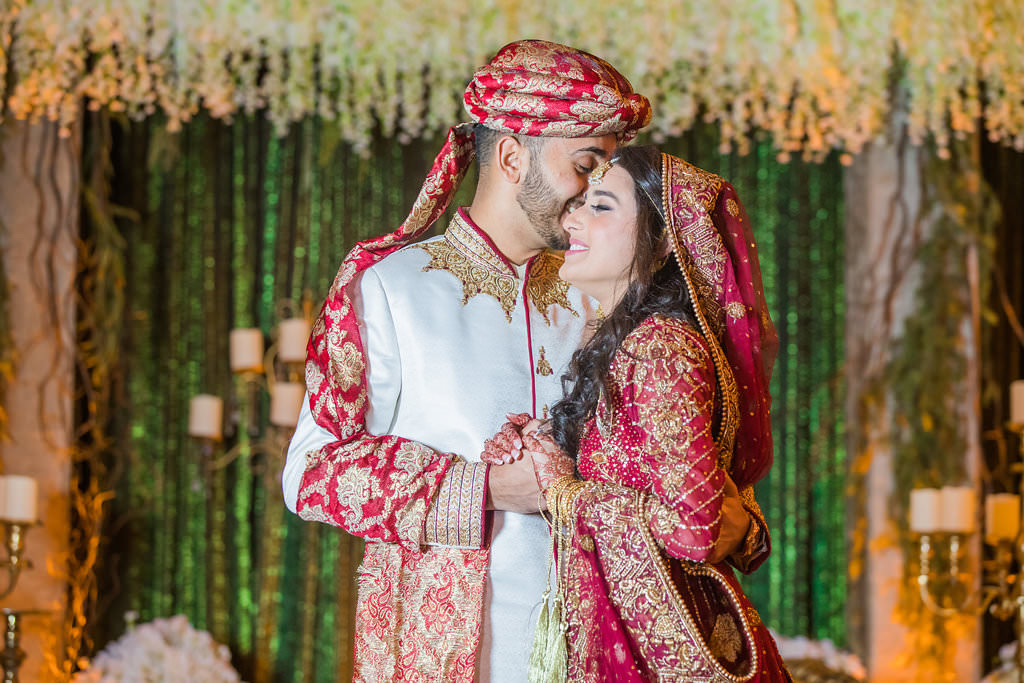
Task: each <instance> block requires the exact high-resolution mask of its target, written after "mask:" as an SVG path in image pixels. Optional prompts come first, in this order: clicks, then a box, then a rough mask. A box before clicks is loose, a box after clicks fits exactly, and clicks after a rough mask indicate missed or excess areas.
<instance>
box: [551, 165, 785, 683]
mask: <svg viewBox="0 0 1024 683" xmlns="http://www.w3.org/2000/svg"><path fill="white" fill-rule="evenodd" d="M662 170H663V192H664V210H665V216H666V223H667V231H668V233H669V234H670V236H671V237H672V240H673V253H674V254H675V256H676V259H677V263H678V265H679V267H680V268H681V269H682V270H683V272H684V274H685V276H686V281H687V285H688V288H689V292H688V294H689V296H690V299H691V300H692V301H693V303H694V306H693V311H692V312H693V320H692V321H691V322H684V321H681V320H677V319H674V318H669V317H666V316H660V315H656V316H652V317H651V318H648V319H647V320H646V321H644V322H643V323H641V324H640V325H639V326H638V327H637V328H636V329H635V330H634V331H633V332H632V333H630V335H629V336H628V337H627V338H626V340H625V341H624V342H623V344H622V345H621V347H620V348H619V349H618V351H617V352H616V355H615V358H614V360H613V363H612V365H611V368H610V373H609V379H608V381H607V383H606V386H605V390H604V393H603V395H602V397H601V400H600V402H599V404H598V407H597V411H596V415H595V417H593V418H591V420H590V421H589V422H588V423H587V424H586V426H585V429H584V432H583V435H582V439H581V443H580V450H579V453H578V458H577V466H578V469H579V472H580V474H581V475H582V477H583V482H581V483H577V484H576V485H575V487H574V490H573V493H572V495H571V496H570V497H569V498H570V500H571V502H570V503H569V504H568V507H567V508H562V507H559V506H560V505H561V503H558V504H556V507H559V510H560V512H561V519H560V521H561V522H562V523H563V525H564V526H563V527H562V529H563V532H564V533H566V534H567V535H568V538H567V539H565V541H564V542H563V545H562V548H561V551H560V553H559V563H560V567H561V568H562V578H561V580H560V586H561V588H562V600H563V607H562V610H563V619H564V622H565V625H566V627H567V629H568V631H567V646H568V653H569V661H568V674H569V680H570V681H573V682H577V683H578V682H587V683H591V682H593V683H597V682H611V681H615V682H617V683H623V682H632V681H637V682H640V681H708V682H711V681H714V682H718V681H723V682H724V681H756V682H759V683H760V682H768V681H790V680H791V678H790V676H789V673H788V672H787V671H786V668H785V665H784V664H783V662H782V659H781V657H780V656H779V653H778V650H777V649H776V647H775V643H774V641H773V640H772V638H771V635H770V634H769V632H768V629H767V628H766V627H765V625H764V624H763V623H762V622H761V619H760V618H759V616H758V613H757V611H756V610H755V609H754V607H753V606H752V605H751V604H750V601H749V600H748V599H747V598H746V596H745V595H744V593H743V591H742V589H741V588H740V586H739V583H738V582H737V580H736V577H735V575H734V574H733V569H732V567H730V566H729V564H727V563H724V562H723V563H719V564H715V565H711V564H709V563H707V562H704V561H703V560H705V559H706V558H707V557H708V555H709V554H710V552H711V551H712V549H713V548H714V545H715V541H716V540H717V538H718V533H719V526H720V520H721V513H722V500H723V488H724V486H725V477H726V474H728V475H729V476H731V478H732V479H733V481H734V482H735V483H736V485H737V487H738V489H739V490H740V492H741V498H743V499H744V505H745V507H746V508H747V509H748V511H750V512H751V513H752V514H751V518H752V524H753V525H754V527H755V531H754V532H753V533H751V534H749V535H748V541H749V540H751V539H754V538H761V539H762V540H761V543H763V544H764V545H763V547H762V548H759V549H756V550H755V549H751V548H749V547H748V548H746V549H745V551H744V552H742V553H741V554H740V555H741V556H742V558H741V559H740V560H739V561H735V560H734V564H736V566H737V567H739V568H740V569H742V570H743V571H748V572H749V571H753V569H755V568H756V566H757V565H758V564H760V562H762V561H763V560H764V559H765V557H766V556H767V551H768V536H767V528H766V527H765V525H764V519H763V517H762V516H761V514H760V510H759V508H758V507H757V504H756V502H754V500H753V496H752V488H751V487H752V485H753V484H754V483H755V482H756V481H758V480H759V479H761V478H762V477H763V476H764V475H765V474H766V473H767V471H768V469H769V467H770V466H771V461H772V444H771V427H770V415H769V413H770V397H769V394H768V380H769V377H770V374H771V365H772V359H773V357H774V353H775V348H776V345H777V337H776V335H775V330H774V327H773V326H772V323H771V320H770V318H769V316H768V314H767V310H766V306H765V302H764V293H763V290H762V287H761V277H760V272H759V268H758V263H757V255H756V252H755V246H754V242H753V239H752V237H751V235H750V232H749V225H748V223H747V221H746V215H745V214H744V212H743V209H742V207H741V206H740V204H739V201H738V199H737V198H736V195H735V192H734V190H733V188H732V187H731V186H730V185H729V184H728V183H725V182H724V181H723V180H722V179H721V178H719V177H717V176H714V175H712V174H710V173H707V172H705V171H702V170H700V169H697V168H695V167H693V166H691V165H690V164H688V163H686V162H685V161H682V160H681V159H678V158H676V157H672V156H669V155H663V169H662ZM570 486H572V485H570ZM743 558H745V559H743Z"/></svg>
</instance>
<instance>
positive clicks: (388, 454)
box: [297, 432, 453, 550]
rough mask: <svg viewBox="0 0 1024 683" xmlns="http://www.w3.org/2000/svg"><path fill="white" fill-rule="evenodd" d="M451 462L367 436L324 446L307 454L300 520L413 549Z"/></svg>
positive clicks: (410, 444)
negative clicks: (323, 524) (432, 500)
mask: <svg viewBox="0 0 1024 683" xmlns="http://www.w3.org/2000/svg"><path fill="white" fill-rule="evenodd" d="M452 457H453V456H451V455H445V454H440V453H437V452H436V451H434V450H432V449H430V448H428V447H427V446H424V445H423V444H420V443H417V442H415V441H410V440H408V439H402V438H399V437H395V436H384V437H375V436H370V435H369V434H367V433H366V432H363V435H362V437H361V438H360V437H357V438H355V439H352V440H350V441H346V442H344V443H339V442H334V443H331V444H328V445H327V446H324V447H323V448H321V449H319V450H316V451H312V452H310V453H308V454H307V455H306V471H305V473H304V474H303V475H302V484H301V485H300V487H299V497H298V502H297V508H298V514H299V517H301V518H302V519H305V520H308V521H314V522H323V523H325V524H331V525H334V526H340V527H342V528H344V529H345V530H346V531H348V532H349V533H350V534H353V535H354V536H359V537H361V538H364V539H366V540H368V541H384V542H388V543H400V544H401V545H403V546H404V547H406V548H408V549H410V550H418V549H420V547H421V546H422V541H423V526H424V524H425V522H426V517H427V507H428V503H429V501H430V500H431V499H432V496H433V493H434V491H436V490H437V488H438V486H439V485H440V483H441V481H442V479H443V477H444V475H445V472H447V470H448V467H449V465H450V463H451V460H452Z"/></svg>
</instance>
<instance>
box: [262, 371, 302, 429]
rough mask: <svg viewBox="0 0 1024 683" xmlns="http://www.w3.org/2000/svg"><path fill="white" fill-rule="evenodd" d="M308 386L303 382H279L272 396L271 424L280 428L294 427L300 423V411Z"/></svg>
mask: <svg viewBox="0 0 1024 683" xmlns="http://www.w3.org/2000/svg"><path fill="white" fill-rule="evenodd" d="M305 394H306V386H305V385H304V384H302V383H301V382H278V383H277V384H275V385H274V392H273V393H272V394H271V395H270V423H271V424H274V425H277V426H278V427H294V426H295V425H297V424H298V423H299V411H300V410H302V399H303V397H304V396H305Z"/></svg>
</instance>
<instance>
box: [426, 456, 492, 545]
mask: <svg viewBox="0 0 1024 683" xmlns="http://www.w3.org/2000/svg"><path fill="white" fill-rule="evenodd" d="M486 503H487V465H486V463H482V462H464V461H456V462H454V463H452V466H451V467H450V468H448V472H447V473H446V474H445V476H444V479H443V480H442V481H441V486H440V488H439V489H438V491H437V496H436V497H435V498H434V504H433V505H432V506H431V507H430V510H429V512H427V519H426V523H425V524H424V529H423V539H424V542H425V543H426V544H427V545H443V546H449V547H454V548H482V547H483V545H484V529H485V521H484V520H485V515H484V513H485V507H486Z"/></svg>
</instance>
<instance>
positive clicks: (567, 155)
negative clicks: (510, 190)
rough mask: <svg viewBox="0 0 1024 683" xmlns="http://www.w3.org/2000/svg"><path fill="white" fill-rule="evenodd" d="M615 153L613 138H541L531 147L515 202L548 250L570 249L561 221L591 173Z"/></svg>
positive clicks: (581, 191)
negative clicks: (525, 170) (526, 167)
mask: <svg viewBox="0 0 1024 683" xmlns="http://www.w3.org/2000/svg"><path fill="white" fill-rule="evenodd" d="M614 151H615V136H614V135H604V136H601V137H593V138H544V139H541V140H537V141H535V144H533V145H531V148H530V161H529V168H528V169H527V173H526V178H525V179H524V180H523V184H522V186H521V187H520V190H519V194H518V196H517V197H516V200H517V201H518V202H519V206H521V207H522V209H523V212H524V213H526V216H527V218H528V219H529V221H530V223H531V224H532V225H533V229H534V230H536V231H537V234H538V235H539V236H540V237H541V239H542V240H543V241H544V244H545V245H546V246H547V247H548V248H550V249H558V250H565V249H568V248H569V235H568V233H566V232H565V229H564V228H563V227H562V219H563V218H564V217H565V215H566V214H567V213H568V209H569V207H570V206H571V205H572V204H574V203H576V202H577V201H578V199H577V198H578V197H580V196H581V195H582V194H583V193H584V192H585V191H586V189H587V176H589V175H590V172H591V171H592V170H594V168H596V167H597V166H598V165H599V164H601V163H602V162H604V161H606V160H608V159H610V158H611V155H612V152H614Z"/></svg>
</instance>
